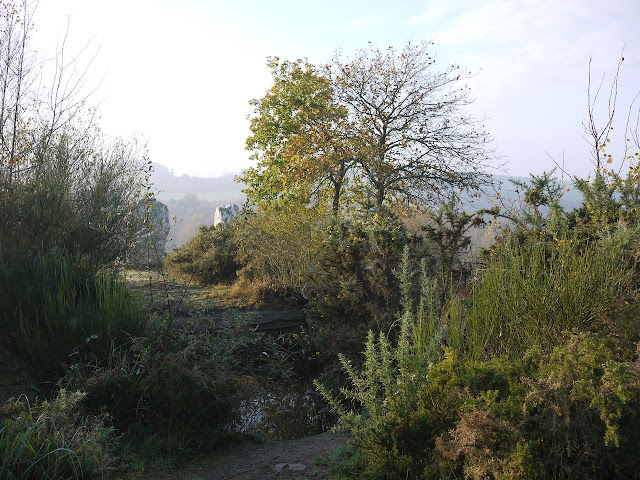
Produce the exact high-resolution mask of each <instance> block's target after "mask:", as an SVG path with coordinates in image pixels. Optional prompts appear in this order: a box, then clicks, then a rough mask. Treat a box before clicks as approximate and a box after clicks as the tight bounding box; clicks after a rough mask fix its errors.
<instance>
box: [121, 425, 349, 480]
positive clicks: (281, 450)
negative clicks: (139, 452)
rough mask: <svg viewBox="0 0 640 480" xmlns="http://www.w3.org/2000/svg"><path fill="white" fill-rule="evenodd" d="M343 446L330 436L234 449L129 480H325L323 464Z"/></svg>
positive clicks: (132, 477) (135, 476) (333, 435)
mask: <svg viewBox="0 0 640 480" xmlns="http://www.w3.org/2000/svg"><path fill="white" fill-rule="evenodd" d="M344 444H345V439H344V438H343V437H341V436H339V435H338V434H336V433H333V432H326V433H322V434H320V435H314V436H311V437H306V438H300V439H297V440H287V441H283V442H276V441H267V442H264V443H245V444H240V445H234V446H232V447H229V448H227V449H225V450H223V451H221V452H218V453H216V454H214V455H210V456H207V457H204V458H203V459H201V460H199V461H197V462H195V463H193V464H190V465H187V466H185V467H182V468H178V469H173V470H149V471H146V472H143V473H138V474H135V475H132V476H130V477H127V478H128V479H131V480H133V479H135V480H138V479H143V478H144V479H147V478H149V479H151V478H154V479H159V480H227V479H233V480H272V479H278V480H281V479H282V480H286V479H295V480H319V479H325V480H326V479H327V469H328V467H327V466H326V465H323V462H318V460H322V459H326V458H328V457H329V456H331V455H332V454H333V453H335V451H336V450H337V449H338V448H339V447H341V446H342V445H344Z"/></svg>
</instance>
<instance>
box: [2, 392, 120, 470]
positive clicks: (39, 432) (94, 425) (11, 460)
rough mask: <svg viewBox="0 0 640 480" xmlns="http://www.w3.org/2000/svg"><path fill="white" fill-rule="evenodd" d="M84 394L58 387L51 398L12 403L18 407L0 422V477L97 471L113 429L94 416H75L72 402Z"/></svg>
mask: <svg viewBox="0 0 640 480" xmlns="http://www.w3.org/2000/svg"><path fill="white" fill-rule="evenodd" d="M83 398H84V394H80V393H67V392H66V391H64V390H62V391H61V392H60V394H59V396H58V397H57V398H56V400H54V401H53V402H52V403H48V402H45V403H44V404H43V405H40V406H38V407H31V406H26V407H25V405H24V404H20V403H18V404H14V405H13V407H14V409H16V410H19V409H22V411H20V412H13V413H14V415H13V417H12V418H9V419H5V420H4V421H0V453H1V455H0V480H21V479H81V478H95V477H100V476H102V474H103V473H104V469H105V467H107V464H108V463H109V461H110V457H109V456H108V454H107V445H108V442H109V437H110V435H111V433H112V432H113V429H111V428H108V427H105V426H104V423H103V419H101V418H98V417H85V418H81V419H80V420H78V418H77V415H76V414H77V413H78V412H77V404H78V402H80V401H81V400H82V399H83ZM5 408H6V406H5Z"/></svg>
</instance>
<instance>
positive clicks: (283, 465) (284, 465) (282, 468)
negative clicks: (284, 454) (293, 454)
mask: <svg viewBox="0 0 640 480" xmlns="http://www.w3.org/2000/svg"><path fill="white" fill-rule="evenodd" d="M286 466H287V464H286V463H279V464H277V465H276V466H275V467H273V470H274V471H275V472H278V473H280V472H281V471H282V470H284V467H286Z"/></svg>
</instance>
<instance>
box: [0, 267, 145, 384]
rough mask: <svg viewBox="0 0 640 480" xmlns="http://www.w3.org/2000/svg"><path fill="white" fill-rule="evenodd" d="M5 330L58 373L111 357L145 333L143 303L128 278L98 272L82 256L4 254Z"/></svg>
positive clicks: (1, 323)
mask: <svg viewBox="0 0 640 480" xmlns="http://www.w3.org/2000/svg"><path fill="white" fill-rule="evenodd" d="M2 266H3V268H2V270H1V272H0V328H3V329H6V330H7V331H8V332H9V334H10V336H11V337H12V338H13V339H14V341H15V343H16V345H17V347H18V348H19V350H20V352H21V353H22V354H23V356H24V357H25V358H26V359H27V360H29V361H30V362H31V363H32V364H33V365H34V366H36V367H38V368H39V369H41V370H43V371H48V372H51V373H58V371H59V370H60V367H61V366H62V365H63V364H65V363H69V362H73V361H75V359H74V358H70V357H69V356H70V355H72V354H73V355H74V356H76V357H78V356H79V357H96V358H105V357H106V356H107V355H108V353H109V350H110V349H111V347H112V345H120V344H122V343H124V342H125V341H126V340H127V338H128V337H129V336H130V335H140V334H142V333H143V331H144V315H143V314H142V310H141V307H140V305H139V304H138V303H136V302H135V301H134V299H132V298H131V297H130V295H129V293H128V291H127V289H126V286H125V284H124V282H123V281H121V280H120V279H118V278H116V277H115V276H113V275H110V274H107V273H96V272H95V271H93V270H91V269H88V268H86V267H85V265H83V262H82V260H81V259H80V258H78V257H69V256H65V255H55V256H41V257H36V258H20V257H13V258H4V259H2Z"/></svg>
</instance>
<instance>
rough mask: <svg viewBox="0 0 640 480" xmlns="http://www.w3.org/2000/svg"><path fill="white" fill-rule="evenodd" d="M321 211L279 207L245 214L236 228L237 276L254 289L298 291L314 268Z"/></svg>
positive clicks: (321, 225) (322, 219)
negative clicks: (238, 265) (254, 287)
mask: <svg viewBox="0 0 640 480" xmlns="http://www.w3.org/2000/svg"><path fill="white" fill-rule="evenodd" d="M324 226H325V216H324V214H323V212H322V210H321V209H319V208H311V207H306V206H303V205H299V204H296V203H281V204H277V205H274V206H272V207H270V208H268V209H264V210H260V211H258V212H255V213H248V214H247V215H246V216H245V217H244V218H243V219H242V220H241V221H240V222H239V224H238V228H237V230H236V241H237V243H238V250H239V256H238V259H239V261H240V263H241V264H242V265H243V267H242V270H241V271H240V272H238V275H239V276H240V277H242V278H243V279H245V280H247V281H249V282H250V283H251V284H253V285H254V286H257V287H267V288H275V289H284V290H301V289H303V288H304V287H305V285H306V284H307V282H308V280H309V275H310V274H311V273H312V272H313V271H314V270H315V268H316V266H317V264H318V256H319V252H320V246H321V243H322V238H323V230H324V228H325V227H324Z"/></svg>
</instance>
